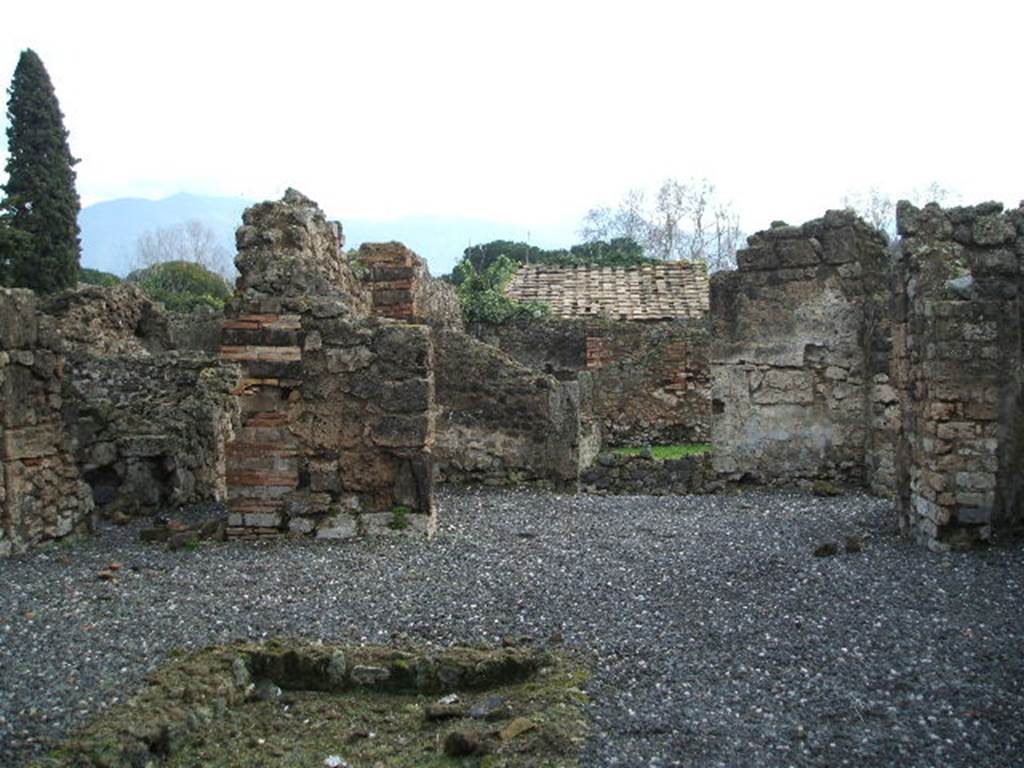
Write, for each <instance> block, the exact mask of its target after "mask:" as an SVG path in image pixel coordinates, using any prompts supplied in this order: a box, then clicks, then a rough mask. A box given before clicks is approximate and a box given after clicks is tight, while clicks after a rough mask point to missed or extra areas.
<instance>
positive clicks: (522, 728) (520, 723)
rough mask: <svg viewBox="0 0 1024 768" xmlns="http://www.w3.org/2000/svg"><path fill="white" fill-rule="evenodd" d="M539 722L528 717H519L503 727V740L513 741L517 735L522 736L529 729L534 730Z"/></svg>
mask: <svg viewBox="0 0 1024 768" xmlns="http://www.w3.org/2000/svg"><path fill="white" fill-rule="evenodd" d="M536 727H537V724H536V723H534V722H533V721H532V720H530V719H529V718H526V717H517V718H516V719H515V720H513V721H512V722H511V723H509V724H508V725H506V726H505V727H504V728H502V729H501V740H502V741H511V740H512V739H514V738H515V737H516V736H521V735H522V734H524V733H526V732H527V731H532V730H533V729H534V728H536Z"/></svg>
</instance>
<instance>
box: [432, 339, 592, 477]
mask: <svg viewBox="0 0 1024 768" xmlns="http://www.w3.org/2000/svg"><path fill="white" fill-rule="evenodd" d="M436 366H437V367H436V377H437V407H438V416H437V442H436V445H435V455H436V458H437V465H438V471H439V475H440V479H441V480H442V481H443V482H449V483H456V484H464V485H479V484H490V485H509V484H513V485H516V484H522V483H529V484H534V485H540V486H546V487H549V488H554V489H557V490H570V491H575V490H576V487H577V480H578V476H579V471H580V466H581V463H582V464H584V465H585V464H586V463H588V462H589V459H590V458H591V457H592V455H593V453H594V452H595V448H594V447H593V446H592V445H590V444H588V441H587V437H588V435H587V432H586V427H587V425H586V415H585V414H586V409H587V407H588V405H589V403H588V401H587V399H586V398H587V395H588V392H587V391H586V384H585V383H584V385H583V391H582V392H581V385H580V384H579V383H578V382H575V381H559V380H558V379H556V378H554V377H553V376H550V375H548V374H545V373H542V372H541V371H538V370H536V369H533V368H527V367H526V366H523V365H522V364H520V363H518V362H517V361H515V360H513V359H512V358H511V357H509V356H508V355H506V354H505V353H504V352H502V351H500V350H498V349H496V348H495V347H492V346H490V345H488V344H484V343H483V342H481V341H478V340H477V339H474V338H473V337H471V336H467V335H466V334H464V333H460V332H458V331H441V332H439V333H438V335H437V341H436ZM581 414H582V417H581Z"/></svg>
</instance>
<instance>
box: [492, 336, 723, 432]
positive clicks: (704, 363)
mask: <svg viewBox="0 0 1024 768" xmlns="http://www.w3.org/2000/svg"><path fill="white" fill-rule="evenodd" d="M473 332H474V333H475V334H476V335H477V337H478V338H480V339H481V340H482V341H484V342H486V343H488V344H491V345H493V346H496V347H498V348H500V349H501V350H502V351H503V352H506V353H507V354H509V355H511V356H512V357H514V358H515V359H516V360H518V361H519V362H521V363H523V364H524V365H527V366H529V367H531V368H534V369H536V370H539V371H544V372H546V373H550V374H551V375H553V376H555V377H556V378H558V379H561V380H564V381H569V380H572V379H574V378H576V377H577V376H579V374H580V373H581V372H586V373H588V374H589V376H590V381H591V385H590V386H591V388H592V391H593V402H592V409H593V415H594V418H595V420H596V421H597V423H598V424H599V426H600V429H601V435H602V439H603V442H604V443H605V444H606V445H659V444H660V445H665V444H672V443H690V442H706V441H708V440H709V439H710V432H711V397H710V378H711V374H710V369H709V347H710V344H709V336H708V329H707V321H706V318H699V319H674V320H673V319H668V320H660V321H646V322H642V321H632V320H610V319H606V318H594V319H583V318H544V319H531V320H526V321H516V322H509V323H504V324H501V325H492V324H486V325H485V324H479V325H476V326H475V327H474V328H473Z"/></svg>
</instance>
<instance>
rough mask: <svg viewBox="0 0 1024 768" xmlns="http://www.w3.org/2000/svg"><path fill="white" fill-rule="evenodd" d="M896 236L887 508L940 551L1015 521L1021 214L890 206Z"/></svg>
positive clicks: (1022, 447)
mask: <svg viewBox="0 0 1024 768" xmlns="http://www.w3.org/2000/svg"><path fill="white" fill-rule="evenodd" d="M898 228H899V233H900V235H901V236H902V240H901V242H900V259H899V262H898V272H897V280H896V299H895V312H894V314H895V334H894V337H895V344H894V359H895V360H896V368H897V373H898V379H899V384H900V387H899V388H900V393H901V400H902V407H903V433H902V436H901V444H900V449H901V450H900V452H899V465H898V484H897V485H898V499H899V502H900V509H901V514H902V519H903V523H904V525H905V527H906V528H908V529H909V530H910V531H912V532H913V533H914V534H915V536H916V537H917V538H918V539H919V540H920V541H922V542H924V543H926V544H928V545H929V546H931V547H932V548H934V549H939V550H942V549H948V548H950V547H956V546H962V545H968V544H970V543H972V542H974V541H978V540H987V539H988V538H989V537H990V535H991V533H992V529H993V527H1007V526H1010V525H1014V524H1020V522H1021V521H1022V518H1024V511H1022V510H1024V506H1022V504H1024V502H1022V484H1024V416H1022V405H1024V404H1022V400H1021V398H1022V378H1024V374H1022V360H1024V355H1022V326H1021V306H1022V279H1024V278H1022V269H1021V260H1022V257H1024V208H1019V209H1017V210H1014V211H1010V212H1007V213H1004V212H1003V211H1002V205H1000V204H998V203H986V204H983V205H978V206H974V207H962V208H950V209H948V210H943V209H941V208H940V207H938V206H936V205H928V206H926V207H925V208H924V209H918V208H915V207H914V206H912V205H910V204H909V203H901V204H900V206H899V209H898Z"/></svg>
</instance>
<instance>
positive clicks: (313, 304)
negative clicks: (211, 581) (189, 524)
mask: <svg viewBox="0 0 1024 768" xmlns="http://www.w3.org/2000/svg"><path fill="white" fill-rule="evenodd" d="M243 221H244V226H243V227H242V228H241V229H240V230H239V237H238V240H239V242H238V245H239V255H238V258H237V259H236V263H237V264H238V267H239V270H240V272H241V276H240V278H239V288H240V290H239V293H238V295H237V296H236V299H235V300H234V302H233V303H232V306H231V308H230V316H229V317H228V319H227V320H226V321H225V323H224V327H223V330H222V338H221V341H222V347H221V356H222V359H224V360H225V361H229V362H232V363H235V364H237V365H239V366H240V368H241V372H242V373H241V384H240V386H239V389H238V392H237V394H238V397H239V402H240V408H241V423H240V429H239V432H238V435H237V437H236V439H235V440H234V441H233V442H232V443H230V444H229V445H228V447H227V456H228V459H227V486H228V508H229V520H228V526H229V527H228V531H229V533H230V534H232V535H235V536H265V535H277V534H279V533H283V532H286V531H287V532H291V533H296V534H309V535H316V536H317V537H320V538H336V539H340V538H350V537H353V536H357V535H366V534H368V535H392V534H402V533H408V532H412V533H419V534H426V535H429V534H431V533H433V531H434V528H435V526H436V517H435V513H434V507H433V464H432V458H431V453H430V451H431V446H432V444H433V440H434V407H433V406H434V384H433V344H432V341H431V336H430V329H429V328H428V327H426V326H423V325H410V324H407V323H404V322H399V321H398V319H399V316H400V317H401V318H402V319H411V316H412V315H413V314H415V312H414V311H413V309H412V305H411V304H409V305H408V306H407V307H406V309H400V310H396V312H393V313H392V314H393V315H394V316H393V317H390V318H386V319H379V318H375V317H372V316H371V314H372V313H373V312H374V311H375V309H376V310H379V309H380V308H381V307H382V306H388V307H401V306H402V304H401V302H389V303H376V304H375V298H374V296H373V295H372V294H371V292H370V291H367V290H366V287H365V285H364V284H363V283H362V282H361V281H360V280H359V279H357V278H356V276H355V274H354V273H353V271H352V269H351V265H350V264H349V263H348V261H347V260H346V258H345V256H344V254H343V252H342V250H341V246H342V242H343V241H342V239H341V236H340V227H338V226H336V225H333V224H331V223H329V222H326V221H325V219H324V218H323V214H322V213H321V212H320V210H319V209H318V208H317V207H316V205H315V204H314V203H312V202H311V201H309V200H308V199H306V198H304V197H302V196H301V195H300V194H298V193H295V192H294V191H289V192H288V193H286V195H285V198H284V199H283V200H281V201H279V202H276V203H263V204H260V205H258V206H254V207H253V208H251V209H249V210H248V211H247V212H246V214H245V216H244V217H243ZM372 266H373V265H371V269H372ZM378 266H380V265H379V264H378ZM393 282H396V281H393ZM311 289H312V290H311ZM388 290H397V289H396V288H394V286H392V288H389V289H388Z"/></svg>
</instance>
